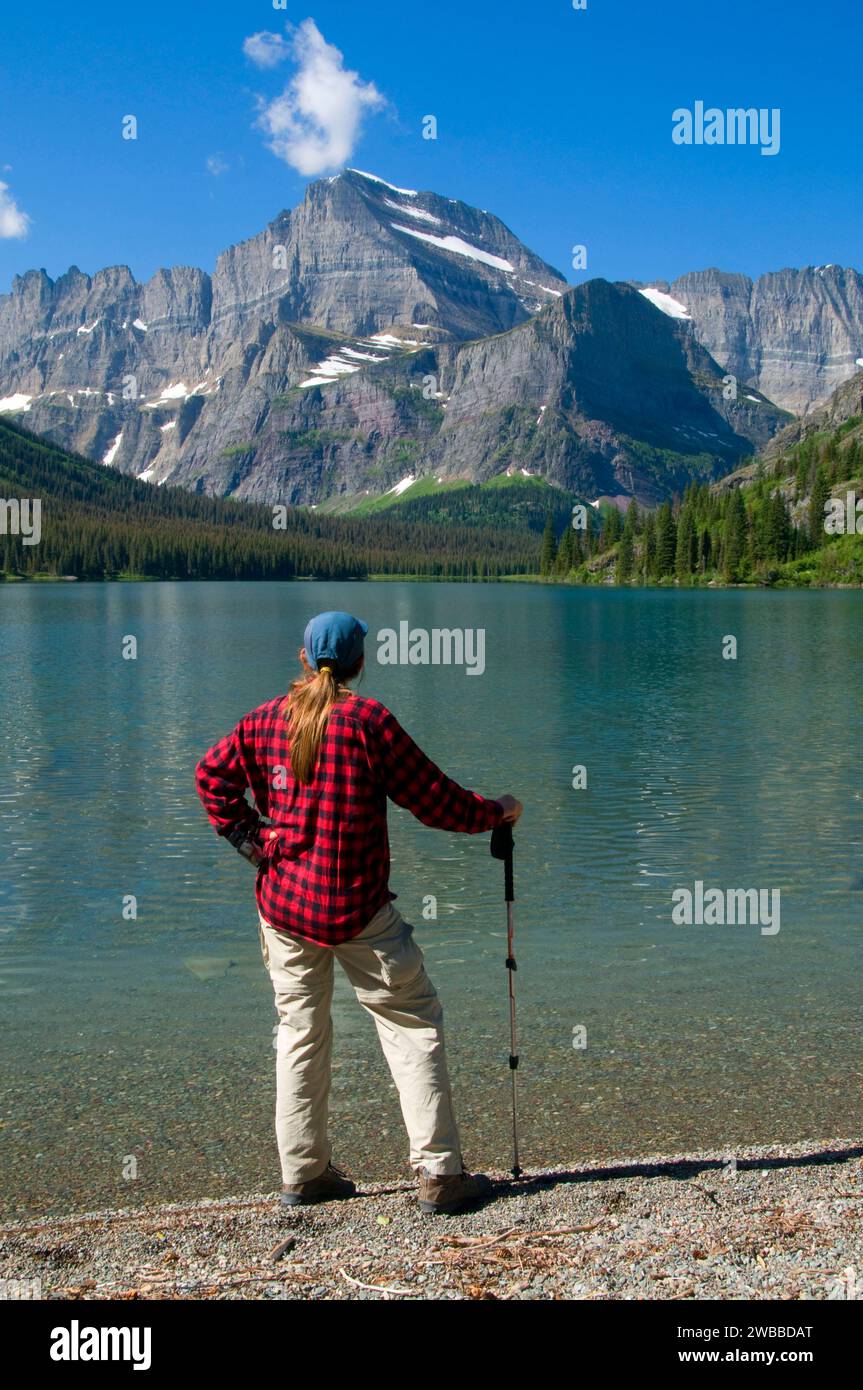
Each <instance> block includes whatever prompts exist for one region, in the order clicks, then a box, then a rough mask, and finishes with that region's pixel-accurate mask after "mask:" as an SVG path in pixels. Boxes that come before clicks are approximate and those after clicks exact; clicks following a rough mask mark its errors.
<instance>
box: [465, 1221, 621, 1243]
mask: <svg viewBox="0 0 863 1390" xmlns="http://www.w3.org/2000/svg"><path fill="white" fill-rule="evenodd" d="M603 1220H604V1218H601V1219H600V1220H599V1221H592V1222H591V1223H590V1225H589V1226H555V1227H552V1228H550V1229H549V1230H546V1231H522V1230H519V1228H518V1227H517V1226H511V1227H510V1229H509V1230H508V1231H500V1232H499V1233H498V1234H497V1235H493V1236H441V1237H440V1241H439V1243H440V1244H441V1245H452V1246H455V1247H457V1248H463V1249H465V1250H481V1249H487V1248H488V1247H489V1246H490V1245H499V1244H500V1243H501V1242H502V1241H505V1240H512V1241H513V1243H514V1244H519V1245H524V1244H525V1243H526V1242H528V1241H533V1240H544V1239H546V1238H547V1237H549V1236H574V1235H580V1234H581V1233H582V1232H584V1231H595V1230H596V1228H597V1226H601V1225H602V1221H603Z"/></svg>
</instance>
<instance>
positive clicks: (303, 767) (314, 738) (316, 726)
mask: <svg viewBox="0 0 863 1390" xmlns="http://www.w3.org/2000/svg"><path fill="white" fill-rule="evenodd" d="M300 659H301V661H302V663H303V666H304V668H305V674H304V675H302V676H299V677H298V678H297V680H295V681H294V682H293V683H292V685H291V693H290V694H289V696H288V698H287V700H286V701H285V703H284V705H283V706H282V713H283V715H284V716H285V718H286V720H287V722H288V725H289V727H290V731H291V771H292V772H293V774H294V777H295V778H296V780H297V781H298V782H300V783H302V784H303V785H305V786H307V785H308V784H309V782H311V781H312V779H313V777H314V775H315V768H316V766H317V762H318V754H319V753H320V751H321V743H322V741H323V737H324V734H325V733H326V729H327V723H328V721H329V717H330V710H331V709H332V707H333V705H334V704H335V703H336V701H337V700H344V699H346V698H347V696H348V695H349V694H350V690H349V689H348V686H347V684H346V682H347V681H349V680H350V679H351V678H352V677H353V676H355V675H357V673H358V672H359V669H360V667H361V665H362V658H360V660H359V661H358V662H357V663H356V665H355V666H354V667H353V668H352V670H350V671H348V672H347V673H346V674H345V675H344V676H337V675H336V673H335V671H334V670H333V668H332V666H319V667H318V669H317V671H314V670H313V669H312V667H311V666H309V664H308V662H307V661H306V660H305V659H304V654H303V653H301V654H300Z"/></svg>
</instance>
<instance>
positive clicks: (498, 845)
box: [491, 821, 523, 1178]
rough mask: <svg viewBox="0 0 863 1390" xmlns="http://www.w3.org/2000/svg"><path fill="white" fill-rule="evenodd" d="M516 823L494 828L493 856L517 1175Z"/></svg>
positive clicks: (518, 1171) (517, 1171)
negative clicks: (501, 917)
mask: <svg viewBox="0 0 863 1390" xmlns="http://www.w3.org/2000/svg"><path fill="white" fill-rule="evenodd" d="M512 851H513V839H512V826H511V825H510V823H509V821H501V823H500V825H498V826H496V827H495V829H494V830H493V831H492V832H491V855H492V858H493V859H502V860H503V876H504V900H505V902H506V968H507V973H508V976H509V1071H510V1076H511V1077H512V1156H513V1161H512V1168H511V1170H510V1171H511V1173H512V1176H513V1177H514V1178H519V1177H521V1174H522V1171H523V1169H522V1168H521V1167H520V1166H519V1162H518V1088H517V1085H516V1077H515V1074H516V1072H517V1071H518V1042H517V1037H516V1026H515V972H516V970H517V969H518V967H517V965H516V963H515V952H514V949H513V921H512V904H513V901H514V899H515V892H514V889H513V874H512Z"/></svg>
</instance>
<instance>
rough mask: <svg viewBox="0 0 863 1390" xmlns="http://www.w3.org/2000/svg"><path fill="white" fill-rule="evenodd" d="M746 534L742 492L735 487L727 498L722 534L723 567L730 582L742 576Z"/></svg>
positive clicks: (746, 524) (747, 530)
mask: <svg viewBox="0 0 863 1390" xmlns="http://www.w3.org/2000/svg"><path fill="white" fill-rule="evenodd" d="M748 535H749V529H748V523H747V519H746V507H745V505H744V502H743V493H742V492H741V491H740V488H739V487H736V488H735V489H734V490H733V492H732V493H731V496H730V497H729V499H728V510H727V512H726V514H725V527H724V534H723V569H724V574H725V578H726V580H728V581H729V582H731V583H733V582H734V581H735V580H737V579H740V578H742V576H743V570H744V565H745V560H746V548H747V541H748Z"/></svg>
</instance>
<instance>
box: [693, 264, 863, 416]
mask: <svg viewBox="0 0 863 1390" xmlns="http://www.w3.org/2000/svg"><path fill="white" fill-rule="evenodd" d="M670 292H671V294H672V295H673V296H674V298H675V299H678V300H680V301H681V302H682V303H683V304H684V305H685V306H686V308H687V310H688V311H689V313H690V315H691V317H692V322H693V324H694V326H695V332H696V336H697V337H698V339H699V341H700V342H702V343H703V344H704V346H705V347H706V348H707V349H708V351H709V352H710V353H711V354H712V355H713V356H714V357H715V358H716V360H717V362H719V363H721V365H722V366H723V367H725V368H726V369H727V370H728V371H730V372H733V373H734V375H735V376H736V377H738V379H739V380H740V382H741V383H743V384H746V385H750V386H756V387H757V388H758V389H759V391H762V392H763V393H764V394H765V395H766V396H768V397H769V398H770V399H771V400H772V401H775V402H776V404H777V405H779V406H782V408H783V409H785V410H790V411H792V412H793V413H794V414H795V415H803V414H805V413H806V412H807V411H809V410H811V409H813V407H815V406H817V405H818V404H820V403H821V402H823V401H825V400H826V399H827V397H828V396H829V395H830V394H831V392H833V391H834V390H835V389H836V387H837V386H839V385H841V383H842V382H843V381H845V380H847V379H848V377H850V376H851V375H853V373H854V372H855V371H856V370H857V359H858V358H861V357H863V276H861V275H860V273H859V272H858V271H856V270H846V269H843V268H842V266H836V265H827V266H818V267H812V266H810V267H808V268H807V269H805V270H779V271H775V272H772V273H770V274H767V275H761V276H759V278H758V279H757V280H755V281H752V280H750V279H748V278H747V277H746V276H745V275H729V274H727V273H725V272H724V271H721V270H702V271H696V272H694V273H693V274H690V275H682V276H681V277H680V278H679V279H677V280H675V281H674V283H673V284H672V285H671V286H670Z"/></svg>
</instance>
